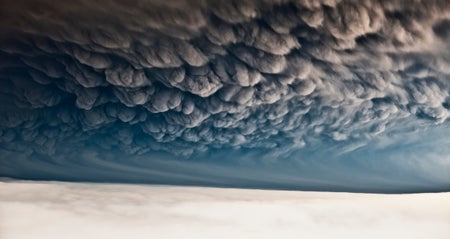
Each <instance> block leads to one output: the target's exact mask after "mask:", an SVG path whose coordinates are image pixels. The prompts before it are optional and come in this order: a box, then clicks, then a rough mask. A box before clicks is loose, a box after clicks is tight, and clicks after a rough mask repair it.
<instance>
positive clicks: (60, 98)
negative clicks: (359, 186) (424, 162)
mask: <svg viewBox="0 0 450 239" xmlns="http://www.w3.org/2000/svg"><path fill="white" fill-rule="evenodd" d="M2 5H3V6H4V7H2V10H0V11H1V12H0V16H1V19H0V20H1V21H0V28H1V34H0V35H1V37H0V64H1V65H0V78H1V80H0V84H1V87H0V90H1V93H0V100H1V106H0V107H1V114H0V126H1V131H0V135H1V137H0V140H1V155H2V158H3V161H7V162H9V161H8V160H14V158H17V157H19V155H20V157H23V158H28V159H29V158H42V157H44V158H52V159H54V161H57V162H59V163H60V164H64V163H63V162H64V159H62V162H61V160H59V158H61V157H62V156H65V157H69V156H70V155H73V156H71V158H72V159H74V160H76V158H77V157H80V156H79V151H80V150H81V151H82V150H84V149H85V148H86V147H90V148H95V150H93V151H94V152H97V153H99V152H103V151H113V150H114V151H115V150H118V151H119V152H121V153H123V154H124V155H130V156H129V157H135V155H148V154H153V153H155V152H161V153H168V154H170V155H176V157H178V158H193V157H194V158H195V157H196V156H197V155H199V153H202V152H210V151H211V150H221V152H224V151H226V150H231V151H236V150H241V151H250V152H252V151H261V150H262V151H264V150H266V151H270V152H271V155H272V156H271V159H270V160H277V159H278V160H280V158H286V157H287V158H289V156H286V155H290V153H292V152H295V151H296V150H298V149H301V148H304V149H307V150H312V149H317V147H319V148H321V147H323V145H328V144H329V145H338V144H340V143H342V142H344V143H348V144H351V145H353V144H358V142H367V141H370V140H373V139H374V138H377V137H378V136H380V135H386V134H389V133H390V132H395V130H396V129H398V128H399V127H400V126H401V127H410V128H417V127H430V126H431V125H441V126H442V127H443V125H444V126H445V125H447V122H448V121H447V118H448V116H449V109H450V97H449V93H450V84H449V83H448V80H449V77H450V70H449V69H450V58H449V56H450V50H449V49H450V46H449V43H448V42H450V30H449V27H450V4H449V2H448V1H447V0H442V1H438V0H431V1H429V0H423V1H387V0H386V1H370V0H367V1H351V0H336V1H334V0H324V1H287V0H286V1H285V0H279V1H245V2H242V1H182V0H177V1H169V2H167V1H159V0H149V1H146V0H136V1H131V2H130V1H127V2H126V3H125V2H122V1H114V0H108V1H100V2H97V3H93V2H92V1H76V2H73V3H66V2H64V3H62V2H61V3H54V2H53V1H46V0H40V1H26V0H19V1H17V0H15V1H4V3H3V4H2ZM351 147H353V146H348V148H351ZM355 147H356V146H355ZM350 151H352V149H350ZM101 154H103V153H101ZM104 157H106V156H104ZM236 157H242V156H236ZM307 157H309V156H308V155H303V156H302V158H307ZM56 159H58V160H56ZM270 160H269V161H270ZM68 161H70V160H68ZM444 164H445V163H444ZM15 167H17V168H20V167H19V166H15ZM447 169H448V167H447ZM15 170H19V171H20V169H14V167H13V169H11V168H10V167H8V172H15ZM4 172H6V171H4ZM3 174H9V173H3ZM13 175H16V176H17V174H13ZM19 175H20V173H19ZM44 175H45V174H44ZM43 177H44V178H45V176H43ZM445 179H446V178H445ZM447 186H449V185H448V184H447Z"/></svg>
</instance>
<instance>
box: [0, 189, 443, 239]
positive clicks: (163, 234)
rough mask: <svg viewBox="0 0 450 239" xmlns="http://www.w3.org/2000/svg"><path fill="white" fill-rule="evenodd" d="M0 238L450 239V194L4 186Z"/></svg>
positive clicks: (1, 190)
mask: <svg viewBox="0 0 450 239" xmlns="http://www.w3.org/2000/svg"><path fill="white" fill-rule="evenodd" d="M0 238H2V239H19V238H20V239H22V238H24V239H25V238H27V239H28V238H33V239H41V238H43V239H72V238H77V239H78V238H82V239H89V238H95V239H100V238H108V239H112V238H132V239H139V238H146V239H147V238H155V239H166V238H180V239H186V238H193V239H202V238H207V239H216V238H246V239H249V238H257V239H263V238H271V239H287V238H295V239H298V238H314V239H320V238H346V239H348V238H358V239H359V238H364V239H368V238H408V239H411V238H424V239H425V238H426V239H430V238H433V239H441V238H442V239H448V238H450V193H430V194H405V195H382V194H355V193H328V192H295V191H272V190H247V189H220V188H201V187H175V186H148V185H122V184H85V183H60V182H31V181H4V182H0Z"/></svg>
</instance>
